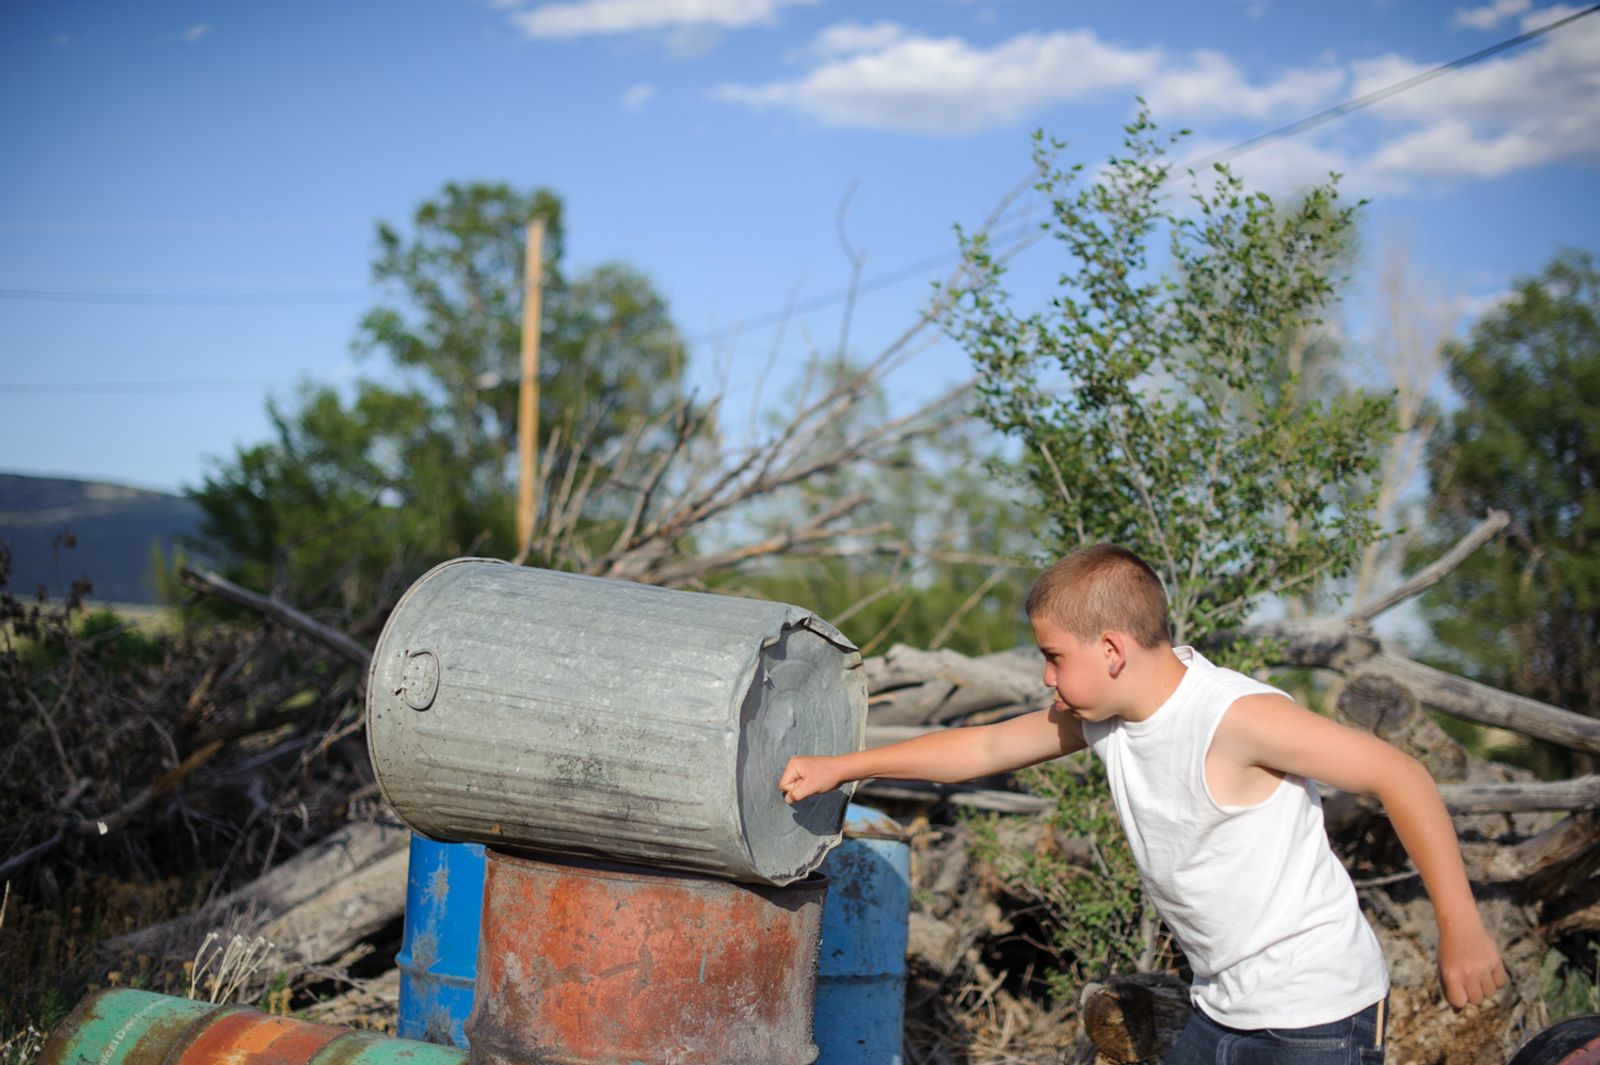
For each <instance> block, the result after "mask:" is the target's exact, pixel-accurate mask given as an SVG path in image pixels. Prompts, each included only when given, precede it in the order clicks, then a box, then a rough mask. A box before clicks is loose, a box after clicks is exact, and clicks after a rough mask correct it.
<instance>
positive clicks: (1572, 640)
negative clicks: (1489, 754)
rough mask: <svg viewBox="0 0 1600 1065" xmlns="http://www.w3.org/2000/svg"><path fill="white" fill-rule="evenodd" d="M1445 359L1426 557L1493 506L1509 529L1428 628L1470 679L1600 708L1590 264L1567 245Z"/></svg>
mask: <svg viewBox="0 0 1600 1065" xmlns="http://www.w3.org/2000/svg"><path fill="white" fill-rule="evenodd" d="M1448 363H1449V368H1450V380H1451V383H1452V385H1453V386H1454V389H1455V392H1456V393H1457V395H1458V396H1459V398H1460V400H1461V405H1460V406H1459V407H1458V408H1456V409H1455V410H1454V411H1453V413H1452V414H1451V415H1450V416H1449V419H1448V421H1447V423H1446V426H1445V428H1444V429H1443V431H1442V432H1440V433H1438V434H1437V435H1436V436H1435V437H1434V439H1433V441H1432V444H1431V446H1430V448H1429V455H1428V471H1429V479H1430V484H1431V490H1432V496H1431V503H1430V508H1429V509H1430V516H1431V518H1432V520H1433V523H1434V525H1435V528H1436V530H1437V532H1438V537H1439V541H1440V543H1439V544H1436V545H1435V547H1434V548H1433V549H1431V550H1430V553H1436V551H1437V548H1438V547H1439V546H1442V545H1443V544H1444V543H1448V542H1451V541H1453V540H1455V539H1457V538H1459V537H1460V536H1461V535H1463V534H1464V533H1465V532H1466V531H1467V530H1468V529H1469V528H1470V527H1472V526H1473V525H1475V524H1476V523H1477V522H1479V521H1480V520H1482V518H1483V517H1484V516H1485V514H1487V512H1488V511H1489V510H1491V509H1494V510H1502V511H1505V512H1506V513H1507V514H1509V515H1510V517H1511V525H1510V527H1509V533H1508V535H1506V536H1503V537H1500V538H1497V539H1496V540H1495V541H1493V542H1492V543H1490V544H1489V545H1487V546H1486V547H1484V548H1481V549H1480V550H1479V551H1477V552H1476V553H1475V554H1473V555H1472V556H1471V557H1470V558H1468V559H1467V561H1466V562H1464V563H1463V564H1462V565H1461V566H1460V567H1459V568H1457V569H1456V570H1454V571H1453V572H1452V573H1451V574H1450V575H1449V576H1447V577H1446V578H1445V579H1444V580H1443V581H1441V582H1440V583H1439V584H1438V585H1436V586H1435V587H1434V588H1432V589H1431V590H1430V591H1429V593H1428V594H1427V596H1426V597H1425V599H1424V603H1425V606H1426V608H1427V611H1428V615H1429V618H1430V620H1431V621H1432V623H1433V630H1434V633H1435V635H1436V636H1437V637H1438V639H1439V640H1440V642H1441V643H1442V644H1443V645H1444V650H1445V653H1446V654H1447V655H1448V656H1449V658H1451V659H1452V660H1453V661H1452V663H1451V664H1452V665H1454V666H1455V667H1456V668H1458V669H1460V670H1461V671H1462V672H1464V673H1466V674H1468V675H1469V676H1472V677H1474V678H1476V679H1479V680H1482V681H1484V682H1486V683H1489V684H1493V685H1495V686H1496V687H1501V688H1506V689H1509V690H1511V691H1515V692H1518V693H1520V694H1522V695H1526V696H1529V697H1531V698H1535V699H1541V700H1543V701H1545V702H1549V703H1554V704H1555V705H1557V706H1561V707H1565V708H1566V709H1569V710H1573V711H1576V712H1578V713H1582V714H1589V715H1591V716H1600V552H1597V548H1600V270H1597V269H1596V266H1595V262H1594V258H1593V257H1592V256H1591V255H1589V254H1587V253H1584V252H1577V251H1569V252H1565V253H1563V254H1561V255H1559V256H1558V257H1557V258H1556V259H1555V260H1554V261H1553V262H1551V263H1550V265H1549V266H1547V267H1546V268H1545V270H1544V272H1543V273H1542V274H1541V275H1540V276H1538V277H1533V278H1527V279H1524V280H1521V281H1519V282H1518V283H1517V284H1516V286H1515V288H1514V291H1513V294H1512V296H1511V298H1510V299H1508V300H1507V301H1506V302H1505V303H1503V304H1502V305H1500V306H1499V307H1497V308H1496V309H1495V310H1493V311H1490V312H1489V313H1488V314H1486V315H1485V316H1484V317H1483V318H1482V319H1481V320H1479V321H1478V323H1477V324H1476V325H1475V326H1474V327H1473V329H1472V332H1471V336H1470V339H1469V340H1467V341H1466V342H1465V343H1460V344H1455V345H1452V346H1451V348H1450V350H1449V352H1448ZM1557 757H1565V756H1559V755H1558V756H1557ZM1573 757H1575V756H1573ZM1555 768H1562V767H1559V766H1558V767H1555ZM1565 768H1569V769H1570V768H1574V767H1573V766H1570V765H1569V766H1566V767H1565Z"/></svg>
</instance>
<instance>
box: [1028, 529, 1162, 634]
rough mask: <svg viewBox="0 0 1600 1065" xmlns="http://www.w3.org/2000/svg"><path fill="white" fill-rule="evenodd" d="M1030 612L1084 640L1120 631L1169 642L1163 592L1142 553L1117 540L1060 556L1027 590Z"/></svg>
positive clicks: (1035, 616) (1159, 581)
mask: <svg viewBox="0 0 1600 1065" xmlns="http://www.w3.org/2000/svg"><path fill="white" fill-rule="evenodd" d="M1027 611H1028V617H1029V618H1030V619H1031V618H1043V619H1044V620H1046V621H1048V622H1050V623H1051V624H1052V625H1055V626H1057V627H1059V628H1061V629H1064V630H1066V631H1067V632H1068V633H1071V634H1072V636H1073V637H1075V638H1076V639H1078V640H1079V641H1082V642H1085V643H1087V642H1090V641H1094V640H1098V639H1099V638H1100V637H1101V636H1102V635H1103V634H1105V633H1107V632H1122V633H1126V634H1127V635H1129V636H1131V637H1132V638H1133V639H1134V641H1135V642H1136V643H1138V644H1139V645H1140V646H1141V647H1144V648H1147V649H1151V650H1154V649H1156V648H1161V647H1167V646H1170V645H1171V643H1172V630H1171V628H1169V627H1168V625H1167V593H1166V592H1165V591H1164V590H1163V589H1162V587H1161V580H1160V578H1158V577H1157V576H1156V574H1155V571H1154V570H1152V569H1151V568H1150V567H1149V566H1148V565H1147V564H1146V563H1145V561H1144V560H1143V559H1141V558H1140V557H1139V556H1138V555H1136V554H1134V553H1133V552H1132V551H1129V550H1128V549H1127V548H1125V547H1118V546H1117V545H1116V544H1091V545H1089V546H1088V547H1083V548H1079V549H1078V550H1076V551H1074V552H1072V554H1070V555H1068V556H1067V557H1065V558H1063V559H1062V560H1061V561H1059V562H1057V563H1056V564H1055V565H1053V566H1051V567H1050V568H1049V569H1047V570H1045V571H1044V572H1043V573H1041V574H1039V578H1038V579H1037V580H1035V581H1034V582H1033V587H1032V588H1030V589H1029V590H1028V600H1027Z"/></svg>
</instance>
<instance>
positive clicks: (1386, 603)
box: [1348, 510, 1511, 625]
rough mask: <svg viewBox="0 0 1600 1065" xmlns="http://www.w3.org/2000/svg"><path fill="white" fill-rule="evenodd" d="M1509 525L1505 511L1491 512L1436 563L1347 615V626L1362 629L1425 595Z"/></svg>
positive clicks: (1508, 517) (1508, 516) (1509, 519)
mask: <svg viewBox="0 0 1600 1065" xmlns="http://www.w3.org/2000/svg"><path fill="white" fill-rule="evenodd" d="M1510 522H1511V515H1509V514H1507V513H1506V512H1505V511H1503V510H1491V511H1490V512H1489V516H1488V517H1486V518H1484V519H1483V521H1481V522H1479V523H1478V527H1477V528H1475V529H1473V530H1472V531H1471V532H1469V533H1468V534H1467V535H1465V536H1463V537H1462V538H1461V539H1460V541H1459V542H1457V543H1456V545H1455V546H1454V547H1452V548H1451V549H1450V550H1449V551H1446V552H1445V553H1444V555H1443V556H1441V557H1440V558H1439V560H1438V561H1436V562H1434V563H1433V564H1431V565H1429V566H1427V567H1425V568H1424V569H1422V570H1420V571H1418V572H1417V574H1416V575H1415V576H1413V577H1411V578H1410V579H1409V580H1407V581H1406V582H1405V583H1404V584H1402V585H1400V587H1398V588H1396V589H1394V590H1393V591H1392V592H1390V593H1389V594H1387V595H1385V596H1383V597H1381V598H1379V599H1376V600H1374V601H1373V602H1371V603H1369V604H1367V605H1366V606H1362V607H1357V608H1356V609H1355V610H1353V611H1351V612H1350V614H1349V616H1348V620H1349V621H1350V623H1351V624H1355V625H1365V624H1367V623H1369V622H1371V621H1372V619H1373V618H1375V617H1377V616H1378V615H1379V614H1382V613H1383V612H1384V611H1386V610H1391V609H1393V608H1394V607H1396V606H1399V605H1400V604H1401V603H1403V602H1405V601H1406V600H1407V599H1410V598H1411V597H1413V596H1415V595H1418V594H1420V593H1422V592H1424V591H1426V590H1427V589H1428V588H1430V587H1432V586H1433V585H1435V584H1437V583H1438V582H1439V581H1440V580H1442V579H1443V578H1444V577H1445V576H1446V575H1447V574H1448V573H1449V572H1450V571H1451V570H1453V569H1455V568H1456V567H1457V566H1459V565H1461V563H1463V562H1465V561H1466V560H1467V558H1468V557H1470V556H1471V554H1472V553H1473V552H1474V551H1476V550H1477V549H1478V548H1480V547H1482V546H1483V545H1484V544H1486V543H1488V542H1489V541H1490V540H1491V539H1493V538H1494V536H1495V534H1496V533H1498V532H1499V531H1500V530H1501V529H1503V528H1505V527H1506V526H1507V525H1508V524H1510Z"/></svg>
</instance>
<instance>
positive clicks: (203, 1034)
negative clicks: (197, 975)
mask: <svg viewBox="0 0 1600 1065" xmlns="http://www.w3.org/2000/svg"><path fill="white" fill-rule="evenodd" d="M465 1061H466V1055H465V1054H464V1053H462V1052H461V1051H460V1050H457V1049H456V1048H455V1047H439V1046H434V1045H432V1044H431V1043H417V1042H413V1041H412V1040H409V1039H391V1038H389V1037H388V1036H384V1035H380V1034H379V1033H377V1032H356V1031H351V1030H349V1029H347V1028H335V1027H333V1026H332V1025H327V1024H313V1023H311V1022H309V1021H301V1020H296V1019H295V1018H293V1017H281V1016H274V1015H271V1014H266V1013H262V1012H261V1011H260V1010H254V1009H249V1008H247V1007H244V1006H218V1005H215V1004H213V1003H210V1002H195V1001H192V1000H190V999H186V998H175V997H173V996H171V995H157V994H153V993H151V992H149V991H137V990H131V989H128V988H112V989H109V990H105V991H97V992H95V993H94V994H92V995H89V996H88V997H87V998H85V999H84V1000H83V1001H82V1002H80V1003H78V1006H77V1008H76V1009H74V1010H73V1011H72V1012H71V1013H70V1014H68V1015H67V1017H66V1019H65V1020H63V1021H62V1022H61V1023H60V1024H58V1025H56V1027H55V1029H54V1030H53V1031H52V1032H51V1033H50V1038H49V1040H47V1041H46V1042H45V1045H44V1049H43V1050H41V1051H40V1054H39V1065H216V1063H217V1062H237V1063H241V1065H243V1063H248V1065H463V1063H464V1062H465Z"/></svg>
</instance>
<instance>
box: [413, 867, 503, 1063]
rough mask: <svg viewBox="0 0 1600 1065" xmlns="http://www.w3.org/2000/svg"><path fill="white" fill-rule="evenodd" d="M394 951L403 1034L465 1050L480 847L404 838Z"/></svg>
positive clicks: (479, 907) (479, 909)
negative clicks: (401, 913)
mask: <svg viewBox="0 0 1600 1065" xmlns="http://www.w3.org/2000/svg"><path fill="white" fill-rule="evenodd" d="M410 859H411V861H410V865H409V867H408V872H407V875H406V919H405V930H404V933H403V935H402V938H401V943H400V953H399V954H397V955H396V956H395V965H396V966H397V967H398V968H399V969H400V1013H399V1020H398V1022H397V1023H396V1025H395V1034H396V1035H398V1036H400V1037H401V1038H402V1039H420V1040H422V1041H423V1042H426V1043H438V1044H440V1045H447V1044H448V1045H452V1046H458V1047H462V1048H465V1047H466V1045H467V1037H466V1033H465V1031H464V1029H463V1026H464V1025H465V1024H466V1022H467V1015H468V1014H470V1013H471V1012H472V987H473V981H474V980H475V979H476V978H477V975H478V925H479V922H480V920H481V918H482V915H483V847H482V845H481V844H477V843H435V842H434V841H433V840H431V839H423V838H422V837H421V836H417V835H413V836H412V837H411V854H410Z"/></svg>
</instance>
